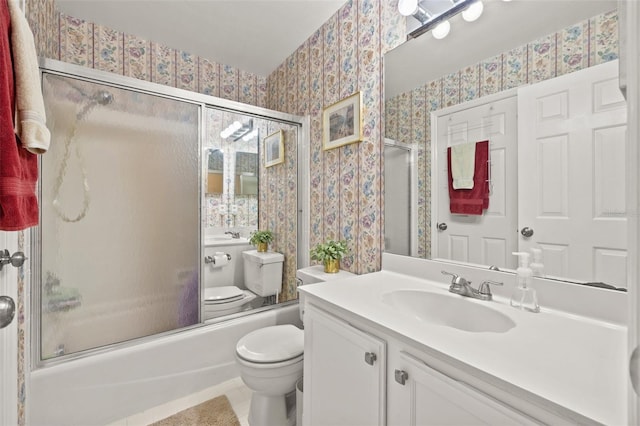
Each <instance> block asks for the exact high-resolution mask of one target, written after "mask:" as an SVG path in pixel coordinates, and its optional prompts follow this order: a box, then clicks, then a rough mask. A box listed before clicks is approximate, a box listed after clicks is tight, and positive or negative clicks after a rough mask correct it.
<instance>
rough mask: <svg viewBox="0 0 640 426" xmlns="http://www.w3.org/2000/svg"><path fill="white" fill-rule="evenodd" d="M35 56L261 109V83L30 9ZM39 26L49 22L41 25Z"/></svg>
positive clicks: (40, 0) (39, 4) (46, 5)
mask: <svg viewBox="0 0 640 426" xmlns="http://www.w3.org/2000/svg"><path fill="white" fill-rule="evenodd" d="M29 4H30V5H31V4H33V6H35V7H29V9H28V17H29V22H30V23H31V24H32V28H33V29H34V36H35V38H36V44H37V48H38V51H39V52H41V53H43V54H44V55H45V56H47V57H48V58H53V59H59V60H61V61H64V62H69V63H72V64H77V65H82V66H85V67H88V68H95V69H99V70H101V71H109V72H113V73H116V74H121V75H125V76H128V77H134V78H138V79H140V80H146V81H151V82H154V83H159V84H164V85H167V86H172V87H177V88H180V89H185V90H191V91H194V92H199V93H204V94H207V95H213V96H218V97H220V98H223V99H229V100H233V101H238V102H243V103H246V104H250V105H257V106H262V107H264V106H265V105H266V93H267V88H266V78H265V77H262V76H257V75H255V74H252V73H249V72H245V71H242V70H239V69H237V68H234V67H231V66H228V65H223V64H218V63H216V62H213V61H209V60H207V59H205V58H201V57H199V56H196V55H192V54H190V53H188V52H184V51H180V50H176V49H172V48H170V47H167V46H165V45H162V44H158V43H154V42H152V41H148V40H144V39H142V38H140V37H137V36H135V35H129V34H124V33H122V32H119V31H115V30H113V29H111V28H108V27H106V26H103V25H98V24H93V23H91V22H87V21H83V20H81V19H76V18H73V17H71V16H67V15H64V14H62V13H58V12H56V11H55V8H54V6H52V4H53V2H52V1H44V0H34V1H33V2H30V3H29ZM44 20H48V21H49V22H47V23H45V22H44Z"/></svg>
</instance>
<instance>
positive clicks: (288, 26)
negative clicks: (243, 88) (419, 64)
mask: <svg viewBox="0 0 640 426" xmlns="http://www.w3.org/2000/svg"><path fill="white" fill-rule="evenodd" d="M344 3H345V0H279V1H278V0H56V5H57V6H58V9H59V10H60V11H61V12H63V13H65V14H68V15H71V16H73V17H76V18H80V19H84V20H87V21H90V22H93V23H96V24H101V25H105V26H108V27H110V28H112V29H115V30H117V31H121V32H124V33H126V34H131V35H135V36H138V37H142V38H144V39H146V40H151V41H154V42H158V43H162V44H164V45H167V46H169V47H171V48H174V49H178V50H182V51H186V52H188V53H191V54H194V55H198V56H201V57H203V58H206V59H209V60H213V61H215V62H218V63H221V64H225V65H231V66H233V67H236V68H239V69H241V70H244V71H249V72H252V73H255V74H258V75H261V76H267V75H269V74H270V73H271V72H272V71H273V70H274V69H276V67H278V65H280V64H281V63H282V62H284V61H285V59H286V58H287V57H288V56H289V55H291V54H292V53H293V52H294V51H295V50H296V49H297V48H298V47H299V46H300V45H301V44H302V43H303V42H304V41H305V40H306V39H307V38H309V37H310V36H311V35H312V34H313V33H314V32H315V31H316V30H317V29H318V28H320V27H321V26H322V24H323V23H325V22H326V21H327V20H328V19H329V18H330V17H331V16H332V15H333V14H334V13H335V12H336V11H337V10H338V9H339V8H340V7H341V6H342V5H343V4H344Z"/></svg>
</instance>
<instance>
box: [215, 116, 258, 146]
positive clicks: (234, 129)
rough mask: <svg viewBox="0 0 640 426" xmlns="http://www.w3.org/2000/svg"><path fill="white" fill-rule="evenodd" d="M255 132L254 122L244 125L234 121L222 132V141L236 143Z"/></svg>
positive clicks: (250, 121)
mask: <svg viewBox="0 0 640 426" xmlns="http://www.w3.org/2000/svg"><path fill="white" fill-rule="evenodd" d="M252 130H253V120H249V121H248V122H246V123H244V124H242V123H240V122H239V121H234V122H233V123H231V124H230V125H229V126H227V128H226V129H224V130H223V131H221V132H220V137H221V138H222V139H232V140H233V141H234V142H235V141H237V140H239V139H240V138H242V137H243V136H246V135H247V133H249V132H251V131H252Z"/></svg>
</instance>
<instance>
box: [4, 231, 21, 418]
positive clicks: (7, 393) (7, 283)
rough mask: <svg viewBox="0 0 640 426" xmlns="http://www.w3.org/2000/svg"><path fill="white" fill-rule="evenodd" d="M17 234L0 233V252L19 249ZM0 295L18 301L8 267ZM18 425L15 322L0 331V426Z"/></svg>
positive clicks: (15, 281)
mask: <svg viewBox="0 0 640 426" xmlns="http://www.w3.org/2000/svg"><path fill="white" fill-rule="evenodd" d="M17 235H18V233H17V232H3V231H0V250H4V249H5V248H6V249H7V250H9V253H10V254H13V253H15V252H16V251H17V250H18V238H17ZM0 296H9V297H11V298H12V299H13V300H14V301H15V303H16V305H17V303H18V302H17V301H18V274H17V269H16V268H15V267H13V266H11V264H9V265H5V266H4V267H3V268H2V271H0ZM16 424H18V320H17V314H16V315H15V316H14V318H13V321H12V322H11V323H10V324H9V325H8V326H6V327H4V328H1V329H0V426H13V425H16Z"/></svg>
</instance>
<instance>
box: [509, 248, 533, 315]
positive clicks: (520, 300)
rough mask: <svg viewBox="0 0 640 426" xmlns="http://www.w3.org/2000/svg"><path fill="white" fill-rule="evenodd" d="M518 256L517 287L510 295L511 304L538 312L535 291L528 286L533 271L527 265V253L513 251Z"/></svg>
mask: <svg viewBox="0 0 640 426" xmlns="http://www.w3.org/2000/svg"><path fill="white" fill-rule="evenodd" d="M513 255H514V256H518V257H519V259H520V261H519V266H518V269H516V280H517V282H518V285H517V287H516V288H515V290H514V291H513V294H512V295H511V306H513V307H514V308H518V309H521V310H525V311H529V312H540V306H538V297H537V296H536V291H535V290H534V289H532V288H531V287H530V284H531V278H532V277H533V271H532V270H531V268H530V267H529V253H520V252H515V253H513Z"/></svg>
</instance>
